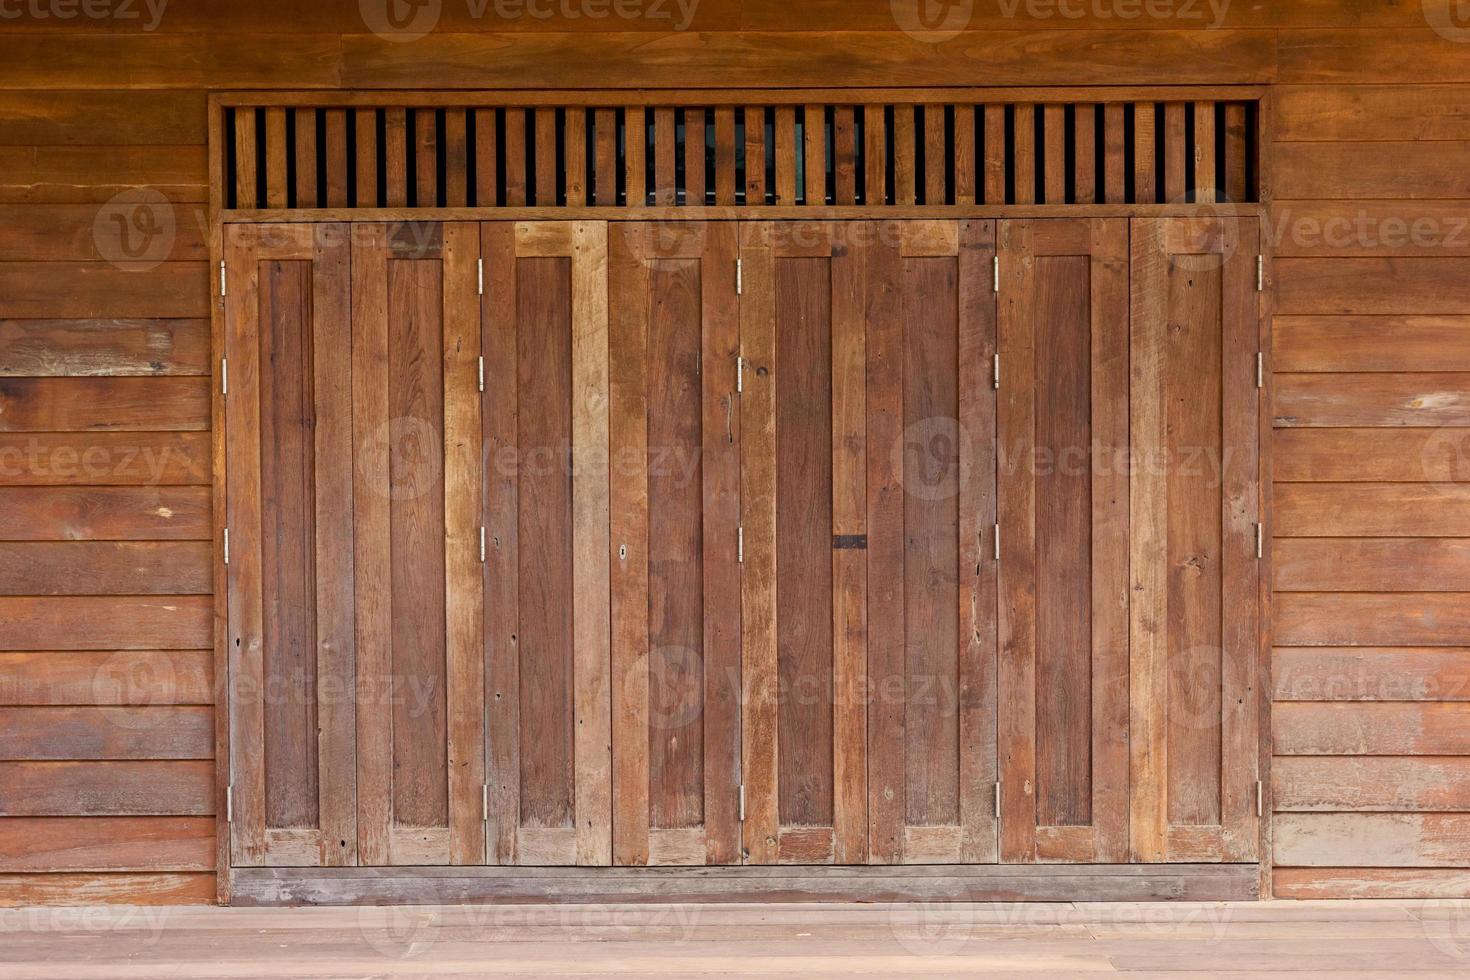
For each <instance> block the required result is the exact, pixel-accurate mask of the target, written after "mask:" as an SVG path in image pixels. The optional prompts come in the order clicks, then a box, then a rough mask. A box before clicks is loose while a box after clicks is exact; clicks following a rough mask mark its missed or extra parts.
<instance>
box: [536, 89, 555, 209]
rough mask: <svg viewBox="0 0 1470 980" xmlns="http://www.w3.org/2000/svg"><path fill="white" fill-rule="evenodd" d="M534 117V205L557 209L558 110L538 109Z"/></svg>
mask: <svg viewBox="0 0 1470 980" xmlns="http://www.w3.org/2000/svg"><path fill="white" fill-rule="evenodd" d="M533 115H534V117H535V127H536V136H535V140H536V142H535V152H536V171H535V176H536V190H535V194H536V197H535V200H534V201H533V202H532V203H534V204H535V205H536V206H537V207H543V208H550V207H556V205H557V189H556V176H557V165H556V110H555V109H546V108H542V109H537V110H535V112H534V113H533Z"/></svg>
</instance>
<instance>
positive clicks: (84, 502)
mask: <svg viewBox="0 0 1470 980" xmlns="http://www.w3.org/2000/svg"><path fill="white" fill-rule="evenodd" d="M210 537H211V531H210V488H209V487H5V486H0V541H87V540H112V541H153V540H170V541H208V540H209V539H210Z"/></svg>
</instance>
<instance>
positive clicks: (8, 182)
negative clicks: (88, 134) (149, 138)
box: [0, 146, 209, 205]
mask: <svg viewBox="0 0 1470 980" xmlns="http://www.w3.org/2000/svg"><path fill="white" fill-rule="evenodd" d="M139 187H148V188H150V189H152V190H155V191H157V192H158V193H160V194H162V195H163V196H164V197H165V198H166V199H167V200H168V201H170V202H172V203H173V204H175V205H178V204H185V203H204V202H206V201H208V200H209V164H208V161H207V159H206V156H205V149H204V147H202V146H0V202H5V203H21V202H28V203H38V202H39V203H54V204H73V203H77V204H102V203H104V202H107V201H110V200H112V199H113V198H114V197H116V196H117V195H118V194H121V193H123V192H125V191H135V190H136V189H137V188H139Z"/></svg>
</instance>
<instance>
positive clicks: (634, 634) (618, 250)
mask: <svg viewBox="0 0 1470 980" xmlns="http://www.w3.org/2000/svg"><path fill="white" fill-rule="evenodd" d="M645 233H647V226H645V225H641V224H629V223H620V224H615V225H611V226H610V229H609V244H608V271H609V285H610V289H611V294H610V296H609V315H610V319H609V323H608V330H609V333H608V340H609V344H610V348H611V354H610V363H609V369H608V383H609V388H610V398H611V403H610V409H609V425H610V439H611V448H612V452H613V454H614V458H616V459H617V460H618V461H619V462H618V472H617V479H616V480H614V481H613V483H612V495H611V520H612V547H613V549H614V550H615V557H614V560H613V561H612V573H611V576H612V577H611V587H612V653H611V656H612V678H613V685H612V711H613V715H612V717H613V725H614V733H613V744H614V746H615V749H614V754H613V762H614V765H615V767H616V768H615V771H614V773H613V862H614V863H616V864H620V865H644V864H647V863H648V850H649V848H648V831H649V811H648V792H649V777H650V775H651V774H650V772H649V702H648V694H649V690H648V602H649V597H648V564H649V560H648V545H649V541H648V509H649V500H648V408H649V406H648V377H647V375H648V368H647V363H648V304H649V295H648V264H647V261H646V260H645V257H644V254H643V248H642V242H643V237H644V235H645Z"/></svg>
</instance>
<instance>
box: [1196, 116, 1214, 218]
mask: <svg viewBox="0 0 1470 980" xmlns="http://www.w3.org/2000/svg"><path fill="white" fill-rule="evenodd" d="M1191 189H1192V190H1193V191H1194V199H1195V200H1196V201H1198V202H1201V203H1205V204H1213V203H1214V202H1215V201H1216V200H1217V199H1218V197H1219V194H1218V191H1217V190H1216V176H1215V103H1213V102H1196V103H1195V104H1194V187H1193V188H1191Z"/></svg>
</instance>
